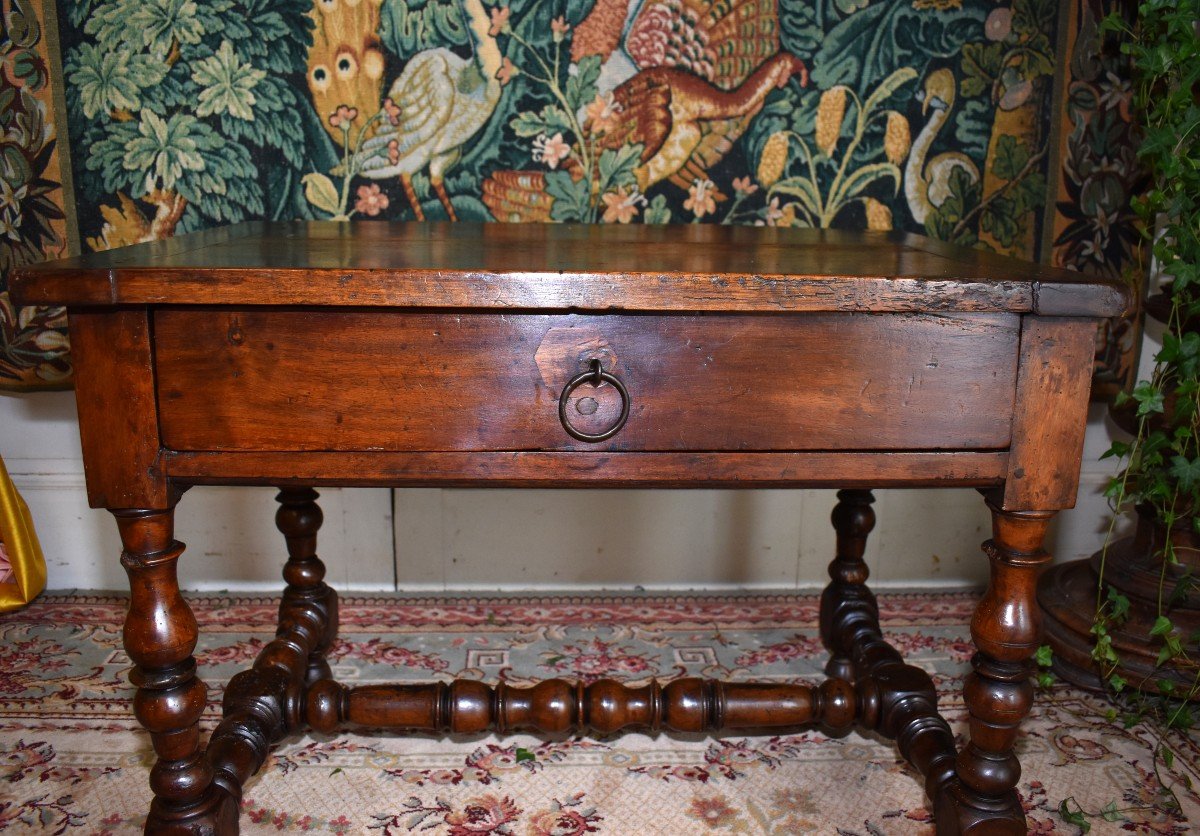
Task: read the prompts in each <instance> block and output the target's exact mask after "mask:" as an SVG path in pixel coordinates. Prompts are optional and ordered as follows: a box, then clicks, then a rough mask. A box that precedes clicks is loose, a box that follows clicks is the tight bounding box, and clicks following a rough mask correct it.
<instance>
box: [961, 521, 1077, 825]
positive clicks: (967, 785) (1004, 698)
mask: <svg viewBox="0 0 1200 836" xmlns="http://www.w3.org/2000/svg"><path fill="white" fill-rule="evenodd" d="M988 507H989V508H990V509H991V511H992V539H991V540H988V541H987V542H986V543H984V545H983V550H984V552H986V553H987V556H988V558H989V559H990V560H991V582H990V584H989V585H988V589H987V592H986V593H984V596H983V600H981V601H980V603H979V606H978V607H977V608H976V610H975V616H974V618H973V620H972V622H971V636H972V638H973V639H974V641H975V647H976V648H977V649H978V652H977V653H976V654H975V656H974V658H973V659H972V660H971V667H972V668H973V669H974V670H973V671H972V673H971V674H970V675H968V677H967V681H966V685H965V687H964V690H963V694H964V697H965V701H966V705H967V712H968V714H969V715H970V741H969V742H968V743H967V745H966V747H965V748H964V749H963V750H962V751H961V752H960V753H959V755H958V763H957V773H958V783H957V785H955V786H954V787H952V788H951V790H950V791H949V792H948V793H945V794H944V795H943V797H942V801H943V804H940V805H939V807H938V817H939V824H941V822H940V820H941V819H942V818H943V817H948V818H953V819H954V820H955V821H956V822H957V832H960V833H989V834H991V833H1004V834H1009V833H1016V834H1020V833H1025V832H1026V829H1027V828H1026V823H1025V813H1024V810H1023V809H1022V807H1021V801H1020V798H1019V797H1018V795H1017V791H1016V787H1017V782H1018V781H1019V780H1020V778H1021V764H1020V762H1019V761H1018V760H1017V756H1016V754H1015V753H1014V752H1013V745H1014V743H1015V742H1016V739H1017V731H1018V727H1019V725H1020V723H1021V720H1023V719H1024V718H1025V716H1026V715H1027V714H1028V713H1029V709H1030V708H1031V707H1032V705H1033V684H1032V682H1031V681H1030V676H1031V674H1032V672H1033V663H1032V658H1031V657H1032V656H1033V653H1034V651H1035V650H1036V649H1037V646H1038V642H1039V641H1040V638H1041V613H1040V611H1039V610H1038V606H1037V601H1036V588H1037V580H1038V575H1039V574H1040V571H1041V570H1042V569H1043V568H1044V567H1045V566H1046V565H1047V564H1049V562H1050V555H1049V554H1048V553H1047V552H1046V551H1045V550H1044V549H1043V548H1042V544H1043V541H1044V539H1045V535H1046V528H1047V526H1048V525H1049V523H1050V520H1051V519H1052V518H1053V517H1054V512H1053V511H1007V510H1004V509H1002V508H1000V506H999V498H998V497H996V498H993V499H989V501H988ZM948 832H954V831H948Z"/></svg>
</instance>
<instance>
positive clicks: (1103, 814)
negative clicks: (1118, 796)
mask: <svg viewBox="0 0 1200 836" xmlns="http://www.w3.org/2000/svg"><path fill="white" fill-rule="evenodd" d="M1100 818H1102V819H1104V820H1105V821H1110V822H1118V821H1121V820H1122V818H1123V817H1122V816H1121V813H1120V812H1119V811H1118V810H1117V802H1115V801H1110V802H1108V803H1107V804H1105V805H1104V809H1103V810H1101V811H1100Z"/></svg>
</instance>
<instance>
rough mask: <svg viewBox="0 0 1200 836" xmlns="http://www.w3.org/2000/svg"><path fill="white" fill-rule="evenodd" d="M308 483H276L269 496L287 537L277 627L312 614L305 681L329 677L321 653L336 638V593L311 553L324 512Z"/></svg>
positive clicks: (294, 623)
mask: <svg viewBox="0 0 1200 836" xmlns="http://www.w3.org/2000/svg"><path fill="white" fill-rule="evenodd" d="M317 497H318V494H317V492H316V491H314V490H313V489H312V488H282V489H281V490H280V491H279V495H278V496H276V497H275V500H276V501H277V502H279V510H278V511H276V513H275V525H276V527H277V528H278V529H279V530H280V532H282V533H283V537H284V540H286V541H287V550H288V561H287V564H286V565H285V566H284V567H283V579H284V580H285V581H287V587H286V588H285V589H284V591H283V601H282V602H281V603H280V605H279V627H280V630H281V631H282V630H284V629H291V628H293V627H295V626H297V625H303V624H306V623H307V622H309V621H310V620H311V619H312V616H313V615H316V616H318V618H317V621H319V622H320V624H318V625H316V630H315V633H316V634H315V635H314V636H313V637H312V651H311V652H310V653H309V656H308V670H307V673H306V675H305V684H306V685H311V684H312V683H314V682H316V681H317V680H319V679H328V678H329V676H330V671H329V663H328V662H327V661H326V660H325V655H326V654H327V653H328V652H329V650H330V648H332V647H333V643H334V641H335V640H336V639H337V628H338V599H337V593H336V592H334V590H333V589H332V588H330V587H329V586H328V585H326V584H325V581H324V578H325V564H324V563H322V562H321V559H320V558H319V557H317V530H318V529H319V528H320V527H321V523H322V522H323V520H324V516H323V515H322V514H321V508H320V506H318V505H317Z"/></svg>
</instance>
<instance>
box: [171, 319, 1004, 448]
mask: <svg viewBox="0 0 1200 836" xmlns="http://www.w3.org/2000/svg"><path fill="white" fill-rule="evenodd" d="M1019 324H1020V320H1019V317H1017V316H1015V315H1011V314H961V315H914V314H888V315H871V314H846V313H829V314H825V313H810V314H789V315H697V316H687V315H661V316H660V315H633V314H619V315H618V314H611V315H573V314H554V315H544V314H529V313H523V314H515V315H511V314H503V315H502V314H500V313H496V312H478V313H412V312H405V311H395V310H388V311H377V310H376V311H356V310H349V311H347V310H340V311H329V310H301V311H296V310H291V311H277V310H270V309H262V308H247V309H242V310H237V309H233V310H231V309H229V308H221V309H197V308H189V309H163V310H159V311H157V312H156V314H155V318H154V344H155V367H156V374H157V386H158V399H159V414H160V421H161V431H162V438H163V442H164V444H165V445H166V446H167V447H168V448H169V449H174V450H299V451H318V450H328V451H345V450H397V451H412V450H430V451H437V450H571V449H587V450H630V451H650V450H657V451H664V450H674V451H680V450H710V451H720V450H850V449H857V450H889V449H892V450H899V449H904V450H916V449H929V450H938V449H1000V448H1004V447H1007V445H1008V443H1009V437H1010V426H1009V420H1010V415H1011V413H1012V401H1013V397H1014V392H1015V387H1016V358H1017V350H1016V347H1017V340H1018V333H1019ZM592 359H599V360H600V361H601V363H602V367H603V369H604V370H605V371H606V372H610V373H612V374H613V375H615V376H616V377H617V378H618V379H619V380H620V381H622V382H623V383H624V385H625V387H626V389H627V391H628V393H629V401H630V408H629V417H628V421H627V423H626V424H625V426H624V427H623V428H622V429H621V430H620V431H619V432H617V433H616V435H615V436H613V437H612V438H610V439H608V440H606V441H603V442H600V443H588V442H584V441H578V440H576V439H574V438H572V437H571V436H570V435H568V433H567V432H566V431H565V430H564V427H563V425H562V423H561V422H560V418H559V396H560V393H561V392H562V390H563V388H564V386H565V385H566V384H567V383H568V381H569V380H571V379H572V378H573V377H574V376H576V375H578V374H580V373H581V372H582V371H584V370H586V369H588V367H589V361H591V360H592ZM620 407H621V399H620V397H619V394H618V393H617V391H616V390H615V388H614V387H613V386H611V385H609V384H604V385H602V386H600V387H598V388H594V387H593V386H592V385H591V383H590V382H588V383H584V384H582V385H580V386H579V387H578V388H577V389H576V390H574V392H573V394H572V396H571V397H570V398H569V399H568V402H567V404H566V406H565V412H566V413H567V415H568V417H569V418H570V420H571V421H572V423H573V424H575V425H576V426H577V427H578V428H579V429H580V430H581V431H583V432H587V433H597V432H599V431H601V430H602V429H603V428H604V427H606V426H608V425H609V424H611V423H612V422H613V421H614V420H616V418H617V417H618V414H619V411H620Z"/></svg>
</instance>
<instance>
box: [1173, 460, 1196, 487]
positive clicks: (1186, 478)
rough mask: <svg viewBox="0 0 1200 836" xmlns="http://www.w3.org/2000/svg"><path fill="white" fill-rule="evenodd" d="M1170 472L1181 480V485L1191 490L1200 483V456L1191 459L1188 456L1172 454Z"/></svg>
mask: <svg viewBox="0 0 1200 836" xmlns="http://www.w3.org/2000/svg"><path fill="white" fill-rule="evenodd" d="M1170 473H1171V475H1172V476H1174V477H1175V478H1176V479H1177V480H1179V487H1180V488H1182V489H1183V490H1184V491H1191V490H1192V487H1193V486H1194V485H1197V484H1200V458H1196V459H1192V460H1191V461H1189V460H1188V459H1187V457H1186V456H1172V457H1171V470H1170Z"/></svg>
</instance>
